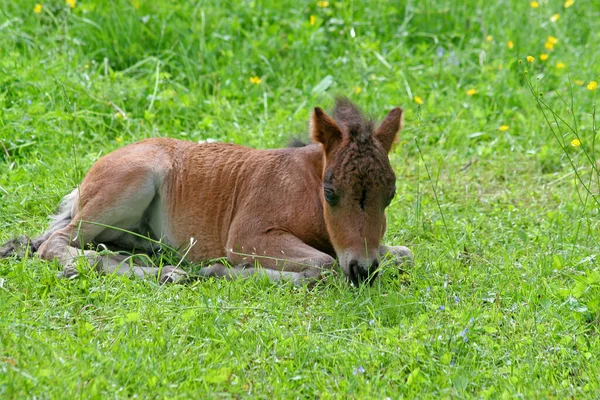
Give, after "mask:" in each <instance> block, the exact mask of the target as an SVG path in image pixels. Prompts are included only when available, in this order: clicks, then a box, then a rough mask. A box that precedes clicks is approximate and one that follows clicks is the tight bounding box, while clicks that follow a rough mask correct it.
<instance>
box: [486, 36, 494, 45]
mask: <svg viewBox="0 0 600 400" xmlns="http://www.w3.org/2000/svg"><path fill="white" fill-rule="evenodd" d="M492 40H494V38H493V36H492V35H487V36H486V37H485V41H486V42H488V43H489V42H491V41H492Z"/></svg>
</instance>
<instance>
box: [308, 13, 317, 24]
mask: <svg viewBox="0 0 600 400" xmlns="http://www.w3.org/2000/svg"><path fill="white" fill-rule="evenodd" d="M316 21H317V18H316V17H315V16H314V15H311V16H310V24H311V25H314V24H315V22H316Z"/></svg>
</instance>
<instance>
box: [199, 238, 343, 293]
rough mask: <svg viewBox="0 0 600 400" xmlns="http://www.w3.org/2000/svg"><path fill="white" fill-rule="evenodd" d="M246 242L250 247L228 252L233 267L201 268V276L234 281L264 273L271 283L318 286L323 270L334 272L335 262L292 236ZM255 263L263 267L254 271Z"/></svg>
mask: <svg viewBox="0 0 600 400" xmlns="http://www.w3.org/2000/svg"><path fill="white" fill-rule="evenodd" d="M244 242H245V243H251V244H249V245H237V246H236V245H232V246H230V247H229V248H228V250H227V258H228V261H229V262H230V263H231V264H232V265H234V267H233V268H227V267H225V266H224V265H223V264H219V263H217V264H213V265H211V266H209V267H206V268H202V270H200V275H202V276H215V277H224V278H227V279H233V278H245V277H248V276H251V275H255V274H261V275H264V276H267V277H268V278H269V279H271V280H272V281H281V280H286V281H291V282H292V283H293V284H294V285H297V286H302V285H305V284H308V285H311V284H314V283H316V282H317V281H318V280H320V278H321V273H322V272H323V270H328V269H331V267H332V266H333V263H334V262H335V260H334V259H333V257H331V256H329V255H328V254H325V253H323V252H320V251H319V250H317V249H315V248H313V247H310V246H309V245H307V244H306V243H304V242H302V241H301V240H300V239H298V238H297V237H296V236H294V235H292V234H289V233H270V234H266V235H262V236H259V237H256V238H254V239H250V240H245V241H244ZM231 243H235V241H231ZM254 261H258V262H259V263H260V266H261V267H262V268H254V267H253V266H252V265H253V264H254Z"/></svg>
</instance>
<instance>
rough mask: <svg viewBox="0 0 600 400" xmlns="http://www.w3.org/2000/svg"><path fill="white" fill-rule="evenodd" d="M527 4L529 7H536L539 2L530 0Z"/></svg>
mask: <svg viewBox="0 0 600 400" xmlns="http://www.w3.org/2000/svg"><path fill="white" fill-rule="evenodd" d="M529 5H530V6H531V8H538V7H539V6H540V3H538V2H537V1H532V2H531V3H529Z"/></svg>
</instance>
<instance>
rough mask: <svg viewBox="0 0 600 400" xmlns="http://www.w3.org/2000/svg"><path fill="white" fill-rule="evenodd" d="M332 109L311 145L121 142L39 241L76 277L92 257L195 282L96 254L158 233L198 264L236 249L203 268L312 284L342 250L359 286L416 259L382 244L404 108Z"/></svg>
mask: <svg viewBox="0 0 600 400" xmlns="http://www.w3.org/2000/svg"><path fill="white" fill-rule="evenodd" d="M333 116H334V118H333V119H332V118H330V117H329V116H328V115H327V114H325V113H324V112H323V110H322V109H321V108H318V107H317V108H315V109H314V112H313V114H312V120H311V135H312V138H313V140H314V141H315V142H316V143H313V144H310V145H306V146H304V147H300V148H288V149H277V150H255V149H249V148H245V147H241V146H237V145H233V144H226V143H214V144H196V143H192V142H185V141H180V140H175V139H167V138H158V139H147V140H143V141H141V142H138V143H135V144H131V145H129V146H126V147H123V148H121V149H118V150H116V151H114V152H112V153H110V154H108V155H106V156H104V157H102V158H100V159H99V160H98V161H97V162H96V163H95V164H94V165H93V166H92V168H91V169H90V171H89V172H88V174H87V175H86V177H85V178H84V180H83V182H82V183H81V185H80V187H79V188H77V189H75V190H74V191H73V192H71V194H69V195H67V196H66V197H65V198H64V200H63V203H62V205H61V208H60V213H59V215H57V216H56V217H55V218H54V222H53V224H52V225H51V227H50V229H49V230H48V231H47V232H45V233H44V234H42V235H41V236H40V237H39V238H36V239H33V240H32V241H30V242H29V246H30V249H31V251H32V252H36V251H37V252H38V253H39V256H40V257H41V258H42V259H45V260H53V259H57V260H58V261H59V262H60V263H61V264H62V265H63V267H64V276H67V277H68V276H73V275H76V274H77V270H76V265H75V264H76V260H77V259H78V258H80V257H84V258H85V259H86V260H87V261H88V262H89V264H90V265H92V266H96V268H97V269H98V270H99V271H101V272H103V273H117V274H131V273H132V274H135V275H137V276H139V277H144V276H148V275H151V276H157V277H158V279H159V281H160V282H177V281H180V280H182V279H185V278H186V277H187V274H186V272H184V271H183V270H181V269H179V268H176V267H174V266H165V267H163V268H156V267H152V266H147V265H142V264H138V263H137V262H135V261H132V260H131V258H130V257H128V256H124V255H120V254H115V253H109V252H102V253H98V252H97V251H94V250H85V247H86V246H85V245H86V243H94V244H105V245H108V246H111V247H117V248H120V249H126V250H130V251H132V250H133V249H134V248H135V249H143V250H145V251H148V252H150V251H152V248H153V244H152V243H153V242H152V241H150V240H146V239H143V237H147V238H150V239H154V241H156V240H160V241H162V242H163V243H166V244H168V245H170V246H172V247H175V248H182V247H183V246H185V245H186V244H190V243H191V242H192V243H193V245H192V246H191V247H190V248H189V249H188V252H187V254H186V258H187V259H188V260H189V261H191V262H202V261H206V260H210V259H217V258H224V257H226V258H227V260H228V262H229V263H230V264H231V265H233V267H232V268H226V267H225V266H224V265H223V264H220V263H216V264H213V265H210V266H208V267H205V268H202V269H201V270H200V275H201V276H217V277H227V278H232V277H239V276H248V275H251V274H255V273H261V274H265V275H267V276H268V277H269V278H271V279H272V280H278V279H289V280H291V281H292V282H293V283H294V284H297V285H302V284H306V283H309V284H310V283H313V282H314V281H316V280H317V279H319V277H320V273H321V270H322V269H328V268H331V267H332V265H333V264H334V257H336V256H337V258H338V260H339V265H340V266H341V268H342V271H343V272H344V274H345V275H346V277H347V278H348V279H349V280H350V281H351V282H352V283H354V284H355V285H357V284H359V283H360V282H362V281H369V282H371V280H372V279H373V278H374V277H375V276H376V275H377V270H378V267H379V260H380V258H381V257H382V256H384V255H385V254H387V253H391V254H392V256H394V257H395V258H396V260H397V261H398V262H402V261H406V260H410V259H411V257H412V255H411V253H410V251H409V250H408V249H407V248H406V247H402V246H398V247H387V246H382V245H381V244H380V241H381V239H382V237H383V235H384V233H385V228H386V221H385V214H384V211H385V208H386V207H387V206H388V205H389V204H390V202H391V200H392V198H393V197H394V194H395V176H394V172H393V170H392V167H391V165H390V162H389V160H388V156H387V154H388V152H389V151H390V149H391V147H392V144H393V142H394V141H395V138H396V135H397V133H398V131H399V130H400V127H401V122H402V110H401V109H400V108H395V109H393V110H392V111H390V113H389V114H388V115H387V117H386V118H385V119H384V120H383V122H382V123H381V124H380V125H379V126H378V127H377V128H375V125H374V123H373V122H371V121H369V120H367V119H365V118H364V117H363V115H362V114H361V113H360V111H359V110H358V109H357V108H356V107H355V106H354V105H353V104H352V103H350V102H349V101H348V100H345V99H341V100H338V101H337V104H336V107H335V110H334V114H333ZM115 228H117V229H115ZM127 231H129V232H133V233H135V234H136V235H133V234H131V233H129V232H127ZM15 243H16V241H13V242H9V243H8V244H6V245H5V246H4V247H3V248H0V257H2V256H7V255H9V254H11V253H13V252H14V251H15ZM255 261H258V262H259V263H260V266H261V267H262V268H255V267H254V264H255Z"/></svg>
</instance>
